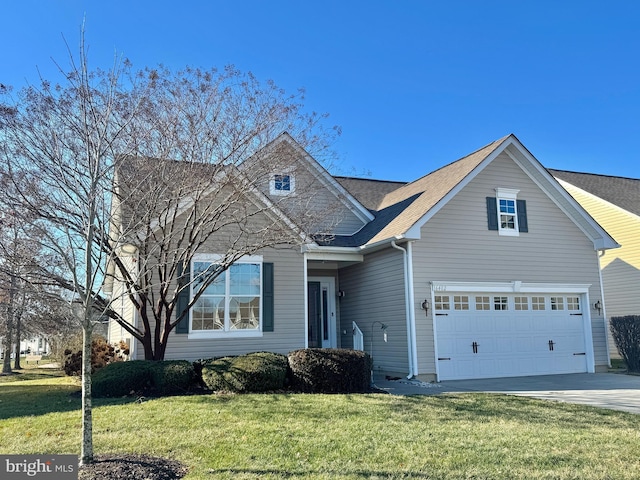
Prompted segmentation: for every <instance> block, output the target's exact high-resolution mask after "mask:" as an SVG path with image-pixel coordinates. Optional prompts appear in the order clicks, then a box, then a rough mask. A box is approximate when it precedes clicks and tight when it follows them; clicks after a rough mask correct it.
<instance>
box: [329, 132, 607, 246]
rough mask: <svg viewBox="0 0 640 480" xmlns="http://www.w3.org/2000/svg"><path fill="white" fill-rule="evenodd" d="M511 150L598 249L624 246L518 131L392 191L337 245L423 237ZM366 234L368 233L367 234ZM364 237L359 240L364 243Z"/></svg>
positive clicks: (365, 244)
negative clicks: (424, 228) (432, 222)
mask: <svg viewBox="0 0 640 480" xmlns="http://www.w3.org/2000/svg"><path fill="white" fill-rule="evenodd" d="M502 153H506V154H507V155H509V157H510V158H511V159H512V160H513V161H514V162H515V163H516V164H518V165H519V166H520V167H521V168H522V170H523V171H524V172H525V173H526V174H527V175H528V176H529V177H530V178H531V179H532V180H533V181H534V182H535V183H536V184H537V185H538V186H539V187H540V188H541V189H542V190H543V191H544V192H545V193H546V194H547V195H548V196H549V198H550V199H551V200H552V201H553V202H554V203H555V204H556V205H557V206H558V207H559V208H560V209H561V210H563V211H564V212H565V214H566V215H567V216H568V217H569V218H571V220H572V221H573V222H574V223H575V224H576V225H577V226H578V227H579V228H580V229H581V230H582V231H583V232H584V233H585V235H586V236H587V237H588V238H590V239H591V240H592V242H593V244H594V248H596V249H606V248H616V247H618V246H619V245H618V244H617V243H616V241H615V240H614V239H613V238H612V237H611V236H610V235H609V234H608V233H607V232H606V231H605V230H604V229H603V228H602V227H601V226H600V225H598V223H597V222H596V221H595V220H594V219H593V218H592V217H591V216H590V215H589V214H588V213H587V212H586V211H585V210H584V209H583V208H582V207H581V206H580V205H579V204H578V203H577V202H576V201H575V200H574V199H573V197H571V196H570V195H569V194H568V193H567V192H566V190H564V189H563V188H562V186H561V185H560V184H559V183H558V181H557V180H555V179H554V178H553V177H552V176H551V174H550V173H549V172H548V171H547V170H546V169H545V168H544V167H543V166H542V164H540V162H539V161H538V160H537V159H536V158H535V157H534V156H533V155H532V154H531V153H530V152H529V151H528V150H527V149H526V148H525V147H524V145H522V143H520V141H519V140H518V139H517V138H516V136H515V135H513V134H511V135H507V136H505V137H502V138H500V139H498V140H496V141H494V142H492V143H490V144H488V145H485V146H484V147H482V148H480V149H479V150H476V151H475V152H473V153H471V154H469V155H467V156H465V157H463V158H461V159H459V160H457V161H455V162H453V163H450V164H449V165H446V166H444V167H442V168H440V169H438V170H435V171H434V172H431V173H430V174H428V175H425V176H424V177H421V178H419V179H418V180H416V181H414V182H410V183H407V184H404V185H402V186H400V187H399V188H397V189H396V190H392V191H390V192H389V193H387V194H386V195H384V197H383V198H382V200H381V201H380V203H379V205H378V208H379V210H378V211H377V212H375V214H376V218H375V220H374V221H373V222H371V224H369V225H367V227H365V228H364V229H362V231H361V232H358V237H356V236H353V237H352V238H351V239H350V240H351V241H347V240H346V239H344V238H339V237H336V238H335V240H334V241H332V242H330V244H331V245H334V246H356V245H360V246H361V247H362V248H371V247H373V246H376V245H378V244H381V243H386V242H390V241H392V240H400V239H403V238H406V239H417V238H420V228H421V227H422V226H423V225H424V224H425V223H426V222H427V221H428V220H429V219H430V218H431V217H433V215H435V214H436V213H437V212H438V211H439V210H440V209H441V208H442V207H443V206H444V205H446V203H447V202H448V201H449V200H450V199H451V198H453V196H455V195H456V194H457V193H458V192H459V191H460V190H461V189H462V188H464V187H465V186H466V185H467V184H468V183H469V182H470V181H471V180H472V179H473V178H475V177H476V176H477V175H478V174H479V173H480V172H481V171H482V170H483V169H484V168H485V167H486V166H487V165H489V164H490V163H491V162H492V161H493V160H494V159H495V158H496V157H497V156H498V155H500V154H502ZM365 233H366V234H365ZM358 241H359V243H358Z"/></svg>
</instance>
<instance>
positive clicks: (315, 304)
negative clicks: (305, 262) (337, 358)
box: [307, 277, 337, 348]
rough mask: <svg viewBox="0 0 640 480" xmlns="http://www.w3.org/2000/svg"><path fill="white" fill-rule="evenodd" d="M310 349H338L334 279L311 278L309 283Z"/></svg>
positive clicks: (308, 336)
mask: <svg viewBox="0 0 640 480" xmlns="http://www.w3.org/2000/svg"><path fill="white" fill-rule="evenodd" d="M307 298H308V305H307V317H308V324H307V339H308V346H309V348H336V347H337V341H336V338H337V336H336V300H335V299H336V295H335V280H334V278H333V277H310V278H309V281H308V283H307Z"/></svg>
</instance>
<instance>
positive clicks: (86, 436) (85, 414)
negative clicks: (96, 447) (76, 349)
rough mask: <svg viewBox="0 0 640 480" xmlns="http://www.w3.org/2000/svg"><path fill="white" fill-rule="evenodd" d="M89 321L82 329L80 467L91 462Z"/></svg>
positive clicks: (91, 419)
mask: <svg viewBox="0 0 640 480" xmlns="http://www.w3.org/2000/svg"><path fill="white" fill-rule="evenodd" d="M92 330H93V327H92V325H91V323H90V321H87V320H85V325H83V327H82V447H81V452H80V454H81V456H80V465H87V464H89V463H92V462H93V418H92V409H91V333H92V332H91V331H92Z"/></svg>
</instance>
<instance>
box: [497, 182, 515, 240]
mask: <svg viewBox="0 0 640 480" xmlns="http://www.w3.org/2000/svg"><path fill="white" fill-rule="evenodd" d="M518 192H519V190H513V189H510V188H496V204H497V207H498V233H499V234H500V235H511V236H516V235H518V215H517V209H516V198H517V195H518Z"/></svg>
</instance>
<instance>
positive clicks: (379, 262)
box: [339, 248, 409, 375]
mask: <svg viewBox="0 0 640 480" xmlns="http://www.w3.org/2000/svg"><path fill="white" fill-rule="evenodd" d="M403 265H404V260H403V256H402V252H400V251H398V250H395V249H392V248H388V249H385V250H382V251H379V252H375V253H371V254H369V255H366V256H365V257H364V262H363V263H360V264H357V265H353V266H350V267H347V268H344V269H341V270H340V272H339V288H340V290H343V291H344V293H345V296H344V297H343V298H341V299H340V323H341V327H340V329H341V330H346V331H347V332H348V334H349V335H350V334H351V330H352V325H351V322H356V324H357V325H358V327H360V329H361V330H362V333H363V334H364V349H365V351H366V352H368V353H371V340H372V332H373V360H374V369H375V371H382V372H387V373H394V374H400V375H401V374H405V375H406V374H407V373H408V372H409V367H408V365H409V363H408V354H407V328H406V313H405V312H406V308H405V305H406V304H405V290H404V266H403ZM374 322H382V323H384V324H385V325H387V326H388V329H387V339H388V341H387V342H386V343H385V342H384V338H383V331H382V328H381V325H380V323H375V324H374ZM347 341H350V340H348V339H345V343H346V342H347ZM348 345H349V346H351V343H349V344H348ZM343 346H347V345H344V344H343Z"/></svg>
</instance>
